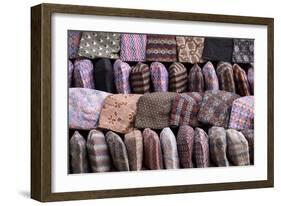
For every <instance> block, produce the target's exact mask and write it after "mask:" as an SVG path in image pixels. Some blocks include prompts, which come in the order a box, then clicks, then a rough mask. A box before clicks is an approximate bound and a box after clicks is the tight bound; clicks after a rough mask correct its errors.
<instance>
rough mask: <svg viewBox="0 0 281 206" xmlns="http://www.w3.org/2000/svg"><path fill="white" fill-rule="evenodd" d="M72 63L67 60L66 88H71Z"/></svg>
mask: <svg viewBox="0 0 281 206" xmlns="http://www.w3.org/2000/svg"><path fill="white" fill-rule="evenodd" d="M73 70H74V67H73V63H72V62H71V61H70V60H68V87H71V86H72V76H73Z"/></svg>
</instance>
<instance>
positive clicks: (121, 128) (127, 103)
mask: <svg viewBox="0 0 281 206" xmlns="http://www.w3.org/2000/svg"><path fill="white" fill-rule="evenodd" d="M140 97H141V95H139V94H114V95H110V96H108V97H107V98H106V99H105V100H104V103H103V107H102V109H101V115H100V119H99V127H100V128H104V129H109V130H112V131H114V132H119V133H122V134H125V133H128V132H130V131H132V130H133V127H134V121H135V116H136V110H137V102H138V100H139V98H140Z"/></svg>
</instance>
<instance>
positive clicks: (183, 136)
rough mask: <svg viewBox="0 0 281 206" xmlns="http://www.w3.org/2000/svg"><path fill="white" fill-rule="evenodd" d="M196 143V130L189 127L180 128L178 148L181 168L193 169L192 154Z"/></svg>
mask: <svg viewBox="0 0 281 206" xmlns="http://www.w3.org/2000/svg"><path fill="white" fill-rule="evenodd" d="M193 143H194V130H193V128H192V127H190V126H188V125H183V126H180V127H179V130H178V134H177V148H178V153H179V159H180V163H181V166H182V167H184V168H192V167H193V162H192V153H193Z"/></svg>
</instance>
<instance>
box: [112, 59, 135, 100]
mask: <svg viewBox="0 0 281 206" xmlns="http://www.w3.org/2000/svg"><path fill="white" fill-rule="evenodd" d="M131 70H132V68H131V67H130V65H129V64H127V63H126V62H122V61H121V60H120V59H117V60H116V61H115V62H114V65H113V74H114V81H115V86H116V90H117V93H123V94H129V93H131V88H130V82H129V77H130V72H131Z"/></svg>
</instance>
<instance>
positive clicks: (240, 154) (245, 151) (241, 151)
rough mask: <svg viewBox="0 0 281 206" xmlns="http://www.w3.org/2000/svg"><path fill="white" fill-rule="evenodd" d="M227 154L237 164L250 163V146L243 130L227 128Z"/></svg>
mask: <svg viewBox="0 0 281 206" xmlns="http://www.w3.org/2000/svg"><path fill="white" fill-rule="evenodd" d="M226 139H227V156H228V158H229V160H230V161H231V162H232V163H233V164H234V165H235V166H242V165H249V164H250V158H249V146H248V142H247V140H246V138H245V137H244V135H243V134H242V133H241V132H238V131H236V130H234V129H228V130H226Z"/></svg>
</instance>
